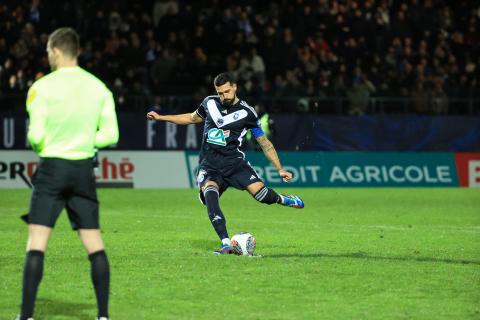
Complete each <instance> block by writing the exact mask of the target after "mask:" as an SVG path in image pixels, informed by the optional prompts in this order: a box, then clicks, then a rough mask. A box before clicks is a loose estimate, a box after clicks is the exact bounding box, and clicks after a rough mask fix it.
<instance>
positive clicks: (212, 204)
mask: <svg viewBox="0 0 480 320" xmlns="http://www.w3.org/2000/svg"><path fill="white" fill-rule="evenodd" d="M214 86H215V90H216V91H217V94H218V96H208V97H206V98H205V99H204V100H203V102H202V103H201V104H200V106H199V107H198V109H197V110H195V111H194V112H193V113H185V114H178V115H159V114H158V113H156V112H155V111H151V112H149V113H147V118H149V119H153V120H157V121H169V122H173V123H176V124H191V123H200V122H202V121H205V126H204V132H203V138H202V148H201V151H200V159H199V170H198V174H197V183H198V184H199V186H200V194H199V197H200V200H201V202H202V203H203V204H204V205H206V206H207V211H208V216H209V218H210V221H211V223H212V225H213V228H214V229H215V231H216V232H217V234H218V236H219V238H220V240H221V241H222V248H221V249H220V250H217V251H215V253H217V254H230V253H234V250H233V248H232V245H231V243H230V238H229V236H228V232H227V227H226V221H225V216H224V215H223V213H222V210H221V209H220V205H219V197H220V196H221V194H222V193H223V192H224V191H225V190H226V189H227V188H228V187H230V186H231V187H234V188H236V189H240V190H247V191H248V192H249V193H250V194H251V195H252V196H253V197H254V198H255V200H257V201H259V202H261V203H265V204H269V205H270V204H273V203H277V204H280V205H283V206H288V207H293V208H303V207H304V203H303V201H302V200H301V199H300V198H298V197H296V196H285V195H281V194H278V193H276V192H275V191H274V190H272V189H270V188H267V187H266V186H265V184H264V183H263V181H262V180H261V179H260V178H259V177H258V175H257V173H256V172H255V170H254V169H253V168H252V167H251V166H250V163H249V162H247V161H246V160H245V154H244V153H243V152H242V151H240V149H239V147H240V146H241V145H242V141H243V138H244V137H245V134H246V133H247V131H248V130H250V131H251V132H252V134H253V136H254V137H255V138H256V140H257V142H258V143H259V145H260V147H261V148H262V150H263V152H264V154H265V156H266V157H267V158H268V159H269V160H270V162H271V163H272V165H273V166H274V167H275V168H276V169H277V171H278V174H279V175H280V176H281V177H282V178H283V179H284V180H285V181H289V180H291V179H292V173H290V172H288V171H286V170H285V169H283V167H282V165H281V163H280V160H279V158H278V155H277V152H276V151H275V148H274V146H273V144H272V143H271V142H270V141H269V140H268V139H267V137H266V135H265V134H264V132H263V131H262V129H261V128H260V123H259V121H258V116H257V113H256V112H255V110H254V109H253V108H252V107H251V106H249V105H248V104H247V103H246V102H245V101H243V100H240V99H239V98H238V97H237V94H236V91H237V85H236V83H235V81H234V79H233V77H232V76H231V75H230V74H229V73H221V74H219V75H217V76H216V77H215V79H214Z"/></svg>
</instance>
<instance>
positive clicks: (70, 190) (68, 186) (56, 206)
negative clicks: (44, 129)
mask: <svg viewBox="0 0 480 320" xmlns="http://www.w3.org/2000/svg"><path fill="white" fill-rule="evenodd" d="M32 184H33V193H32V198H31V201H30V211H29V213H28V218H27V219H25V220H27V222H28V223H29V224H39V225H43V226H47V227H51V228H53V227H54V226H55V222H56V221H57V218H58V216H59V215H60V213H61V211H62V210H63V208H65V209H66V210H67V214H68V218H69V219H70V223H71V225H72V229H74V230H77V229H99V228H100V224H99V217H98V200H97V191H96V186H95V175H94V171H93V161H92V159H84V160H66V159H60V158H41V159H40V163H39V165H38V168H37V170H36V171H35V173H34V175H33V177H32Z"/></svg>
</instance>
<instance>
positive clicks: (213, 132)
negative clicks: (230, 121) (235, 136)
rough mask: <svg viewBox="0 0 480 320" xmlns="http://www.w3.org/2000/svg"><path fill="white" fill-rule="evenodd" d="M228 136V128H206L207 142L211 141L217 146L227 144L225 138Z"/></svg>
mask: <svg viewBox="0 0 480 320" xmlns="http://www.w3.org/2000/svg"><path fill="white" fill-rule="evenodd" d="M229 136H230V130H222V129H217V128H212V129H210V130H208V133H207V142H208V143H213V144H216V145H219V146H226V145H227V138H228V137H229Z"/></svg>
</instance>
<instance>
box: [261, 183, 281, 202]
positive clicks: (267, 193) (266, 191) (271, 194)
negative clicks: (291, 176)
mask: <svg viewBox="0 0 480 320" xmlns="http://www.w3.org/2000/svg"><path fill="white" fill-rule="evenodd" d="M254 198H255V200H257V201H258V202H261V203H265V204H274V203H281V202H282V198H281V197H280V196H279V195H278V193H276V192H275V191H274V190H272V189H270V188H267V187H263V188H262V189H260V190H258V192H257V193H255V195H254Z"/></svg>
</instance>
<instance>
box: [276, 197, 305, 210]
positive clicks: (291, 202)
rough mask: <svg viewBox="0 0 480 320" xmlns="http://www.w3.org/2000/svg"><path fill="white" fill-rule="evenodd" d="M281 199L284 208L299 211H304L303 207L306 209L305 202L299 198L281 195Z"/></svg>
mask: <svg viewBox="0 0 480 320" xmlns="http://www.w3.org/2000/svg"><path fill="white" fill-rule="evenodd" d="M280 197H281V198H282V202H281V203H280V204H281V205H282V206H285V207H292V208H297V209H302V208H303V207H305V203H304V202H303V200H302V199H300V198H299V197H297V196H284V195H280Z"/></svg>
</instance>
